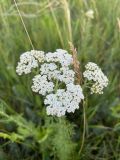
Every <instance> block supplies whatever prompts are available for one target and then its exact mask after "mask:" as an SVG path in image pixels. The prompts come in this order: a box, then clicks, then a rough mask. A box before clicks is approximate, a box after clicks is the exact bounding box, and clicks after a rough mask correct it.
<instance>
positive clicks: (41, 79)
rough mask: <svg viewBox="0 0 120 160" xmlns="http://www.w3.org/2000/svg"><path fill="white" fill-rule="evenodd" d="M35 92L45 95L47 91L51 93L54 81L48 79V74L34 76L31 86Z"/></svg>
mask: <svg viewBox="0 0 120 160" xmlns="http://www.w3.org/2000/svg"><path fill="white" fill-rule="evenodd" d="M31 88H32V91H33V92H36V93H37V92H38V93H39V94H41V95H43V96H45V95H46V94H47V93H51V92H52V91H53V89H54V84H53V82H49V81H48V80H47V76H46V75H40V74H39V75H36V76H35V77H34V78H33V85H32V86H31Z"/></svg>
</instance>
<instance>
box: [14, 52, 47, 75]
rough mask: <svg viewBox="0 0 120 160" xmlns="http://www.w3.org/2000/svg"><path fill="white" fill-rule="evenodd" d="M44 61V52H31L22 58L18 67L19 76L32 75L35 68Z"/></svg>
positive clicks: (24, 54)
mask: <svg viewBox="0 0 120 160" xmlns="http://www.w3.org/2000/svg"><path fill="white" fill-rule="evenodd" d="M43 61H44V52H43V51H36V50H31V51H28V52H25V53H23V54H22V55H21V56H20V62H18V65H17V67H16V72H17V74H18V75H22V74H28V73H31V71H32V69H33V68H37V67H38V62H43Z"/></svg>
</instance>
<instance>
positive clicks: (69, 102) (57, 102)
mask: <svg viewBox="0 0 120 160" xmlns="http://www.w3.org/2000/svg"><path fill="white" fill-rule="evenodd" d="M72 89H73V90H72ZM83 99H84V95H83V93H82V88H81V87H80V86H79V85H74V84H72V83H71V84H67V89H66V90H65V89H58V90H57V92H56V93H55V94H49V95H47V96H46V98H45V101H44V103H45V105H47V108H46V110H47V114H48V115H55V116H58V117H61V116H63V115H65V113H66V112H68V113H69V112H73V113H74V112H75V110H76V109H78V108H79V103H80V102H81V100H83Z"/></svg>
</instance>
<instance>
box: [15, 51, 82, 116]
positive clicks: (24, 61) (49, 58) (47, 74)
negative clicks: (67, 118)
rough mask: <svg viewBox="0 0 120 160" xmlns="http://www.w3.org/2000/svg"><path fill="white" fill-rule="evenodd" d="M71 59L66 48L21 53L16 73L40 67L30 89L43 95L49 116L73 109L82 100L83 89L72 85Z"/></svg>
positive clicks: (72, 110)
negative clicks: (53, 50)
mask: <svg viewBox="0 0 120 160" xmlns="http://www.w3.org/2000/svg"><path fill="white" fill-rule="evenodd" d="M72 65H73V58H72V56H71V55H70V54H69V53H68V52H67V51H65V50H62V49H57V50H56V52H54V53H51V52H49V53H46V54H45V53H44V52H43V51H35V50H32V51H29V52H25V53H23V54H22V55H21V56H20V61H19V62H18V65H17V68H16V72H17V74H18V75H22V74H28V73H30V72H32V69H34V68H39V74H38V75H36V76H35V77H33V79H32V81H33V84H32V86H31V88H32V91H33V92H36V93H39V94H40V95H42V96H44V104H45V105H46V110H47V114H48V115H56V116H58V117H60V116H63V115H65V113H66V112H74V111H75V110H76V109H78V108H79V103H80V102H81V100H83V99H84V95H83V92H82V88H81V86H80V85H75V83H74V80H75V72H74V70H73V68H72Z"/></svg>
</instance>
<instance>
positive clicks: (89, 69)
mask: <svg viewBox="0 0 120 160" xmlns="http://www.w3.org/2000/svg"><path fill="white" fill-rule="evenodd" d="M85 68H86V71H85V72H84V73H83V76H84V77H85V78H86V79H87V80H88V81H92V82H93V83H92V87H91V93H92V94H93V93H98V94H103V89H104V88H105V87H107V85H108V78H107V77H106V76H105V75H104V73H103V72H102V70H101V69H100V67H98V66H97V64H95V63H92V62H89V63H88V64H87V65H86V66H85Z"/></svg>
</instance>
